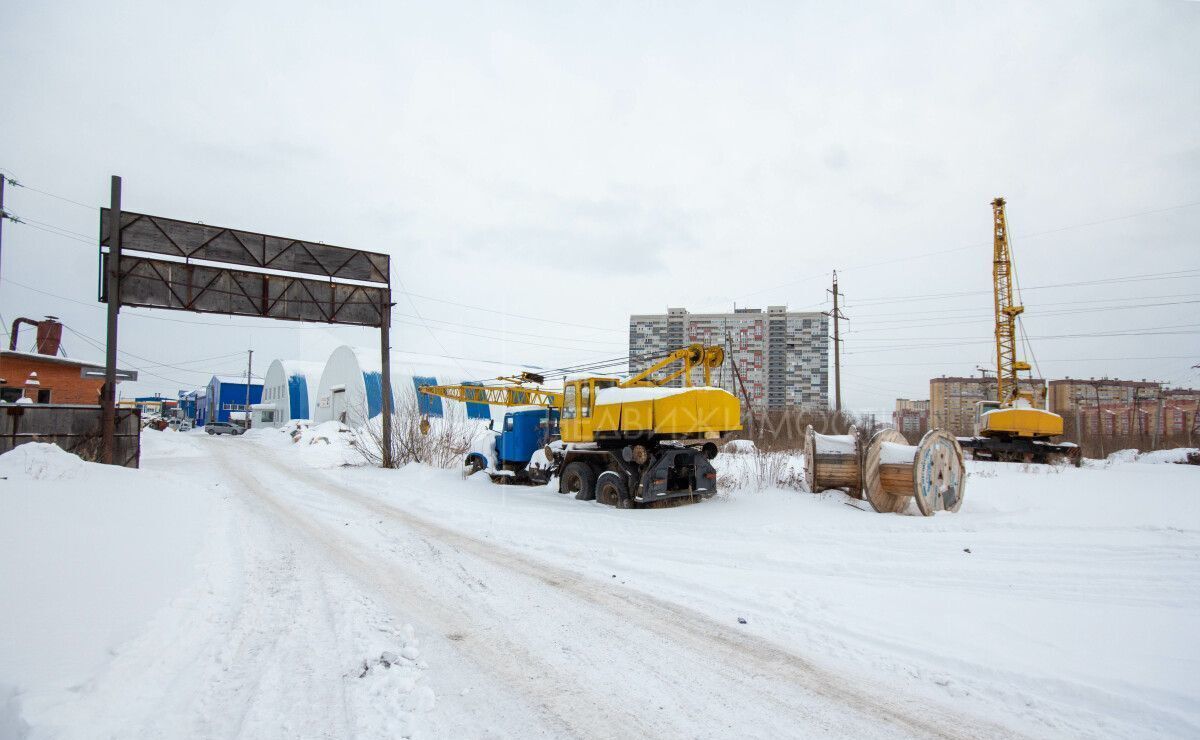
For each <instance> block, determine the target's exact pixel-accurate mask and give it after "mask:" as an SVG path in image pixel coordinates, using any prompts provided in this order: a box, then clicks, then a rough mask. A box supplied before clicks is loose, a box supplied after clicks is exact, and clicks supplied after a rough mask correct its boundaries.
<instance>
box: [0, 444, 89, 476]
mask: <svg viewBox="0 0 1200 740" xmlns="http://www.w3.org/2000/svg"><path fill="white" fill-rule="evenodd" d="M85 465H87V463H85V462H84V461H83V460H80V459H79V458H78V457H76V456H75V455H72V454H71V453H69V452H64V451H63V449H62V448H61V447H59V446H58V445H51V444H45V443H43V442H30V443H29V444H23V445H21V446H20V447H17V448H15V449H12V450H10V451H8V452H6V453H5V454H3V455H0V478H7V479H9V480H71V479H72V478H76V477H78V476H79V475H80V474H82V473H83V472H84V468H85Z"/></svg>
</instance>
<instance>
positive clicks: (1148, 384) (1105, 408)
mask: <svg viewBox="0 0 1200 740" xmlns="http://www.w3.org/2000/svg"><path fill="white" fill-rule="evenodd" d="M1198 404H1200V390H1197V389H1194V388H1163V386H1162V384H1161V383H1155V382H1154V381H1149V380H1146V379H1144V378H1143V379H1142V380H1122V379H1119V378H1088V379H1083V378H1063V379H1061V380H1052V381H1050V410H1051V411H1053V412H1054V413H1056V414H1058V415H1060V416H1062V417H1063V418H1064V419H1074V420H1075V423H1076V424H1077V425H1078V426H1080V427H1082V428H1083V429H1084V430H1086V431H1087V432H1088V433H1089V434H1103V435H1106V436H1116V435H1129V434H1155V433H1165V434H1183V433H1186V432H1187V430H1188V429H1193V430H1194V429H1195V423H1196V410H1197V405H1198ZM1156 430H1157V432H1156Z"/></svg>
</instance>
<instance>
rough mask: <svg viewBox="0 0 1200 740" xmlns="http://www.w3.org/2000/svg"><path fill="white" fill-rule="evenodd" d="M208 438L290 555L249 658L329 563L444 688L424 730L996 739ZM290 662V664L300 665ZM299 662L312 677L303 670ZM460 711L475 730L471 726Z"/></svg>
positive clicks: (303, 694) (319, 596) (258, 581)
mask: <svg viewBox="0 0 1200 740" xmlns="http://www.w3.org/2000/svg"><path fill="white" fill-rule="evenodd" d="M204 443H205V447H206V448H208V449H209V450H211V452H212V454H213V455H214V456H215V457H216V458H217V461H218V463H219V466H220V468H221V469H223V470H225V471H227V473H228V475H229V476H230V478H231V483H232V485H233V486H234V489H235V492H236V493H237V495H238V496H239V497H240V498H241V500H242V501H243V502H244V504H245V506H246V507H247V508H248V509H249V510H250V511H252V512H253V516H254V519H256V520H257V523H258V525H259V527H257V529H259V530H260V532H259V533H257V534H255V533H253V532H247V534H249V535H250V536H251V537H252V538H254V539H258V540H259V541H260V544H261V543H272V545H271V549H272V550H276V551H279V550H282V552H284V553H286V557H285V558H284V560H283V562H284V563H286V564H287V565H288V567H289V568H290V569H291V570H290V571H289V572H287V573H286V574H281V573H280V571H279V568H278V567H274V566H271V567H263V566H265V565H267V563H266V562H263V563H259V564H257V567H256V568H255V571H256V572H252V573H250V574H248V576H249V577H250V578H251V579H252V580H253V581H255V582H254V583H252V584H250V585H251V586H253V587H254V589H255V590H256V591H259V592H261V591H263V590H272V589H274V593H277V594H278V596H279V598H278V599H275V605H274V606H275V607H276V608H275V610H274V613H272V614H265V615H253V617H254V618H263V619H265V620H268V621H273V622H274V624H273V626H268V625H256V626H255V627H263V628H264V629H258V630H257V631H258V632H259V633H260V634H261V636H263V637H265V638H266V639H265V642H267V643H269V644H266V645H261V646H259V647H260V648H261V650H260V651H259V652H262V653H267V654H270V653H272V652H278V647H279V646H278V644H277V643H276V642H275V640H274V636H273V635H274V633H275V630H276V629H279V628H283V627H285V626H286V625H289V624H292V623H294V617H295V614H296V609H295V602H296V601H297V600H299V601H300V602H303V601H306V600H307V601H313V602H315V603H322V602H325V605H326V606H328V603H327V602H329V601H330V600H331V599H332V598H337V597H336V596H335V595H334V594H331V593H330V592H329V590H328V589H326V588H324V587H323V586H322V584H321V583H320V579H314V578H311V577H310V576H311V574H312V573H313V572H314V571H315V572H332V573H336V574H340V575H341V576H342V577H344V578H345V579H346V580H347V581H348V582H350V583H352V584H353V586H352V587H351V588H350V589H349V590H350V592H355V591H357V594H356V595H357V596H358V598H359V599H361V600H363V601H369V602H371V603H372V609H374V610H376V611H378V612H381V614H382V616H383V617H384V618H385V619H388V620H390V621H391V622H392V623H401V622H408V623H411V624H413V625H415V626H416V628H417V630H416V631H417V634H418V635H419V636H420V638H421V640H422V644H423V650H422V657H424V658H425V660H426V661H428V663H429V664H431V665H433V666H436V671H437V675H438V680H437V683H438V684H439V693H440V694H444V695H445V694H448V696H446V697H445V698H443V699H441V701H442V703H443V704H449V705H451V707H450V710H449V711H447V712H446V713H445V716H444V718H442V719H433V720H432V721H435V722H437V721H441V722H445V724H444V725H442V726H440V727H436V728H432V729H434V730H435V732H436V734H439V735H443V736H459V737H461V736H464V734H463V733H467V734H475V733H481V732H484V731H487V730H495V731H496V732H497V733H498V734H508V733H510V732H511V733H512V734H528V733H529V732H530V731H534V730H539V731H540V733H541V734H545V735H547V736H555V737H649V736H655V737H717V736H732V735H738V736H742V737H747V736H751V737H755V736H756V737H787V736H797V735H814V734H825V735H836V736H844V737H888V736H903V737H914V736H915V737H985V736H986V737H997V736H1002V735H1005V734H1006V733H1005V732H1004V731H1003V730H1002V729H1000V728H998V727H996V726H993V725H988V724H980V723H978V722H976V721H971V720H969V719H967V718H964V717H962V716H961V715H959V714H957V713H955V712H953V711H951V710H948V709H944V708H939V707H936V706H931V705H930V704H929V703H928V702H925V701H920V702H918V701H905V700H904V699H903V697H897V696H895V694H894V692H893V691H889V690H887V689H886V688H885V687H875V688H873V689H868V688H866V687H863V686H862V685H851V684H849V683H848V682H846V681H845V680H843V679H841V678H839V677H838V676H837V675H834V674H832V673H830V672H828V671H824V670H820V669H818V668H816V667H814V666H813V665H811V664H810V663H809V662H807V661H806V660H805V659H804V658H803V657H802V656H798V655H795V654H792V653H789V652H787V651H786V650H784V649H782V648H780V647H778V646H776V645H773V644H770V643H768V642H765V641H763V640H760V639H757V638H755V637H753V636H750V635H747V634H744V633H740V632H739V631H738V629H737V627H736V625H730V624H718V623H716V622H714V621H713V620H711V619H709V618H708V617H706V616H705V615H703V614H700V613H696V612H694V611H691V610H688V609H685V608H682V607H679V606H677V605H674V604H671V603H669V602H666V601H663V600H660V599H656V598H654V597H652V596H650V595H647V594H644V593H640V592H638V591H634V590H632V589H628V588H625V587H622V586H620V585H617V584H613V583H611V582H604V581H602V580H599V579H593V578H587V577H583V576H580V575H577V574H575V573H573V572H570V571H568V570H564V569H562V568H558V567H554V566H552V565H549V564H547V563H544V562H538V561H534V560H531V559H529V558H527V557H524V556H522V555H519V554H517V553H515V552H513V551H511V550H508V549H506V548H503V547H498V546H496V545H494V544H492V543H489V542H486V541H484V540H481V539H476V538H473V537H469V536H466V535H463V534H460V533H457V532H454V531H451V530H449V529H446V528H444V527H441V526H438V525H436V524H434V523H432V522H430V521H427V520H425V519H422V518H420V517H417V516H415V515H413V514H410V513H407V512H404V511H402V510H400V509H398V508H395V507H393V506H390V505H388V504H387V503H384V502H381V501H379V500H378V499H376V498H373V497H370V496H367V495H363V494H361V493H356V492H354V491H352V490H347V489H344V488H341V487H339V486H335V485H333V484H332V483H330V482H329V481H328V479H326V478H325V477H324V475H323V474H322V473H320V472H317V471H311V470H306V469H303V468H297V467H296V466H295V465H294V464H293V463H292V462H291V461H290V460H285V459H280V458H278V457H274V456H273V453H272V452H269V451H266V450H264V451H263V452H262V456H261V457H260V456H259V455H257V454H256V455H255V460H256V463H255V464H254V465H248V464H246V462H245V461H246V456H245V455H244V454H243V451H242V450H239V449H237V448H235V447H233V446H232V445H229V444H227V441H226V440H204ZM263 462H265V463H267V464H266V465H262V464H261V463H263ZM281 546H282V547H281ZM300 553H302V555H300ZM297 560H299V562H297ZM299 569H303V570H304V571H307V574H306V575H304V576H301V575H300V574H299V573H298V572H296V571H297V570H299ZM281 577H282V578H283V580H284V581H285V583H286V585H285V587H282V588H281V587H280V585H281V584H280V583H279V581H280V579H281ZM264 587H265V588H264ZM346 596H348V594H342V596H341V597H343V598H344V597H346ZM255 627H251V628H250V629H249V630H242V631H249V632H252V633H253V632H254V631H255ZM312 627H313V628H314V630H313V631H314V632H316V633H317V634H314V635H312V637H313V638H315V639H314V644H315V645H316V646H318V647H320V646H321V643H320V640H319V638H320V636H321V634H322V633H328V632H335V631H336V630H335V629H330V627H329V625H327V624H325V623H322V622H320V621H318V622H316V623H313V624H312ZM326 647H330V648H333V647H336V646H332V645H328V646H326ZM250 649H251V650H254V649H255V647H254V646H251V647H250ZM271 665H275V666H276V669H278V668H283V667H284V666H281V665H279V664H277V663H275V662H274V661H270V660H268V666H271ZM286 668H287V673H288V674H289V675H290V673H291V671H292V669H293V668H295V666H290V665H289V666H287V667H286ZM303 673H304V674H308V675H307V677H309V678H311V670H304V671H303ZM331 678H334V677H331ZM330 683H331V684H333V685H336V684H337V682H336V681H331V682H330ZM319 688H320V687H319V682H315V681H305V682H302V683H300V684H299V685H297V686H296V687H295V690H296V694H295V695H294V696H293V697H292V702H291V703H292V704H293V705H294V706H297V707H303V706H312V705H316V706H328V705H329V704H330V701H329V697H323V696H321V695H320V694H319V692H317V691H316V690H317V689H319ZM464 691H466V694H465V695H464ZM248 698H249V699H250V700H251V701H252V702H254V701H258V699H257V698H256V697H254V696H250V697H248ZM272 701H274V699H272ZM333 704H334V705H335V706H337V705H339V704H340V703H339V702H333ZM467 718H476V719H475V721H476V722H479V723H480V724H478V725H476V726H466V723H467V722H468V720H467ZM329 720H330V721H331V723H332V724H331V726H329V727H328V728H326V729H327V730H328V732H329V734H331V735H339V734H342V733H343V732H346V731H348V730H350V729H351V727H350V725H348V724H342V723H345V722H348V721H349V718H341V717H335V716H331V717H329ZM256 729H261V728H256ZM234 734H236V733H234Z"/></svg>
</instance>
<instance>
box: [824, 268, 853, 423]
mask: <svg viewBox="0 0 1200 740" xmlns="http://www.w3.org/2000/svg"><path fill="white" fill-rule="evenodd" d="M826 292H827V293H832V294H833V310H832V311H829V312H828V313H826V314H825V315H826V316H831V317H832V318H833V399H834V401H833V410H834V411H835V412H836V413H839V414H840V413H842V336H841V332H840V329H839V326H838V322H839V320H842V319H844V320H847V321H849V319H846V317H845V316H843V315H842V312H841V310H840V309H839V308H838V298H843V297H845V296H843V295H842V294H841V293H840V292H838V280H837V270H834V271H833V288H832V290H827V291H826Z"/></svg>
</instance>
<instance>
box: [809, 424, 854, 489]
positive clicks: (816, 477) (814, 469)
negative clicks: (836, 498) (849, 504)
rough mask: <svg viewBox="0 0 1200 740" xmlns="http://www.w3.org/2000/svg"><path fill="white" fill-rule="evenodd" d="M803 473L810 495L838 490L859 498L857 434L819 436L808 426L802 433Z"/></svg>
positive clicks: (851, 432)
mask: <svg viewBox="0 0 1200 740" xmlns="http://www.w3.org/2000/svg"><path fill="white" fill-rule="evenodd" d="M804 472H805V475H806V477H807V478H808V490H809V491H811V492H813V493H819V492H821V491H827V490H829V489H831V488H840V489H842V490H844V491H846V492H847V493H849V494H850V495H851V496H853V497H855V498H862V456H861V455H860V454H859V449H858V430H857V429H856V428H855V427H850V433H849V434H818V433H817V432H816V431H815V430H814V429H813V428H812V425H811V424H809V425H808V428H807V429H805V430H804Z"/></svg>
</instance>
